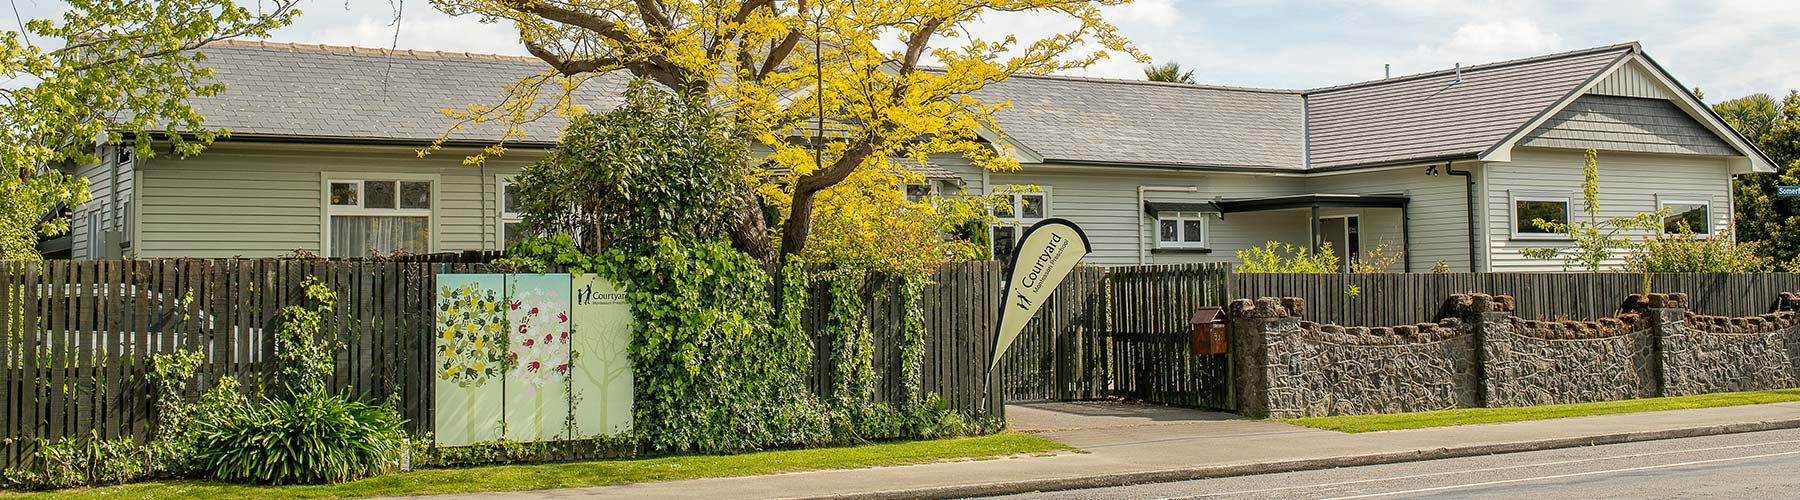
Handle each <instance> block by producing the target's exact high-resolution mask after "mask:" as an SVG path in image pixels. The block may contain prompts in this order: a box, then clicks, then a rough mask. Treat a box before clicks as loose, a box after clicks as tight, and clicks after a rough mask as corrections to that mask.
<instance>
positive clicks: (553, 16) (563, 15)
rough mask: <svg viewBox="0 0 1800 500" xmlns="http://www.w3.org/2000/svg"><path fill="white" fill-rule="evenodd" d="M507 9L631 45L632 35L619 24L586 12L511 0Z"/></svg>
mask: <svg viewBox="0 0 1800 500" xmlns="http://www.w3.org/2000/svg"><path fill="white" fill-rule="evenodd" d="M503 3H504V4H505V5H506V6H507V8H510V9H512V10H514V11H517V12H522V13H526V14H532V15H535V16H538V17H542V18H544V19H547V20H550V21H556V22H558V23H562V24H566V25H569V26H574V27H577V28H584V29H586V30H588V31H592V32H594V34H597V35H600V36H603V37H606V38H608V39H611V40H613V41H616V42H619V43H631V42H632V36H631V33H629V32H627V31H625V30H623V29H620V28H619V23H616V22H613V21H609V20H607V19H605V18H602V17H600V16H596V15H593V14H589V13H586V12H578V11H574V10H569V9H565V8H562V7H557V6H554V5H550V3H549V2H533V1H528V0H510V1H506V2H503Z"/></svg>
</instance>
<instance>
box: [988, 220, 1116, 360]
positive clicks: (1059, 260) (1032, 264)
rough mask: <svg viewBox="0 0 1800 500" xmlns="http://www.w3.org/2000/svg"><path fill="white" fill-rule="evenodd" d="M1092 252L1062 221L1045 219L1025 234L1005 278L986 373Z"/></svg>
mask: <svg viewBox="0 0 1800 500" xmlns="http://www.w3.org/2000/svg"><path fill="white" fill-rule="evenodd" d="M1092 250H1093V246H1092V245H1090V244H1089V243H1088V239H1087V234H1084V233H1082V231H1081V228H1080V227H1077V226H1076V225H1075V223H1073V222H1069V221H1067V220H1064V219H1044V220H1043V221H1040V222H1038V223H1037V224H1033V225H1032V226H1031V228H1030V229H1026V230H1025V234H1024V235H1023V236H1022V237H1020V238H1019V247H1018V248H1017V250H1016V251H1014V252H1013V257H1012V259H1013V260H1012V263H1011V265H1010V266H1008V267H1007V269H1008V270H1009V272H1010V274H1009V275H1008V276H1007V278H1006V305H1005V306H1004V308H1003V309H1001V310H1000V325H999V329H1000V330H999V331H998V332H997V335H995V338H994V359H993V361H992V362H991V363H990V364H989V365H988V369H990V370H991V369H993V367H994V366H998V365H999V364H1000V357H1001V356H1004V355H1005V354H1006V349H1007V348H1008V347H1011V346H1012V343H1013V340H1015V339H1017V338H1018V337H1019V332H1021V331H1024V330H1025V324H1026V323H1030V322H1031V316H1032V315H1034V314H1037V310H1038V308H1039V307H1042V306H1043V305H1044V301H1045V300H1047V299H1049V298H1050V294H1052V293H1055V292H1056V285H1058V284H1060V283H1062V280H1063V278H1066V277H1068V276H1069V271H1072V270H1074V269H1075V265H1076V264H1079V263H1080V262H1081V259H1082V257H1086V256H1087V254H1088V252H1091V251H1092Z"/></svg>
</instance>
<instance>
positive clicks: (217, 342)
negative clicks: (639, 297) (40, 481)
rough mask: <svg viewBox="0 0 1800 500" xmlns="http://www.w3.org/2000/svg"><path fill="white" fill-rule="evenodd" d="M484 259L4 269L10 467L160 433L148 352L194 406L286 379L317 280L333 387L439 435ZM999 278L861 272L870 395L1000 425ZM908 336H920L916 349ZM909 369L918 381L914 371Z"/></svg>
mask: <svg viewBox="0 0 1800 500" xmlns="http://www.w3.org/2000/svg"><path fill="white" fill-rule="evenodd" d="M488 257H490V256H488V255H483V254H467V255H439V256H430V257H415V258H409V259H402V260H340V259H163V260H122V261H80V262H70V261H49V262H42V263H16V262H0V306H3V307H4V309H5V310H4V311H0V333H4V335H0V375H4V379H3V380H0V467H7V466H11V465H14V464H16V463H17V461H18V460H19V459H20V458H21V457H23V456H26V455H27V454H29V452H30V451H32V449H33V447H34V446H36V442H37V441H38V438H48V439H56V438H62V437H67V436H75V437H87V436H98V437H100V438H103V439H112V438H118V437H133V438H137V439H139V440H142V439H143V438H145V437H146V436H147V435H148V433H149V432H150V430H151V429H153V428H154V422H152V421H151V420H152V419H153V418H154V414H155V412H154V407H153V405H154V397H153V396H152V393H153V390H154V389H153V388H152V387H151V384H150V383H149V381H148V375H149V374H150V372H151V366H150V360H149V357H150V356H151V355H153V354H163V353H170V352H175V351H177V350H182V349H187V350H192V351H197V352H200V353H202V354H204V355H205V362H204V364H203V365H201V367H200V368H199V370H198V371H197V376H196V377H195V379H196V380H195V381H194V382H192V383H191V384H190V387H189V388H188V391H189V395H188V396H189V397H190V398H195V397H198V395H199V391H200V390H201V389H202V388H204V387H210V386H212V385H213V383H212V381H214V380H217V379H218V378H220V377H227V376H229V377H233V378H235V379H237V380H238V381H239V382H240V383H242V385H243V387H244V390H245V392H247V393H251V394H255V393H258V392H259V391H262V390H263V388H264V386H265V385H269V384H275V383H277V382H276V381H275V376H276V371H277V370H278V369H279V367H278V366H277V364H276V363H275V362H274V331H275V326H276V323H275V322H276V311H277V310H279V309H280V308H281V307H283V306H286V305H290V304H295V303H299V301H300V296H299V294H300V293H301V289H300V285H301V283H302V282H303V281H304V280H305V279H306V278H307V277H308V276H316V277H318V278H319V279H320V280H321V281H322V282H324V283H325V284H326V285H327V286H329V287H331V288H332V289H333V290H336V291H337V292H338V295H339V307H338V308H337V309H336V317H335V318H333V319H332V323H333V327H334V328H336V329H337V331H338V332H340V333H342V334H343V340H344V342H345V349H343V350H342V351H341V352H340V353H339V357H338V360H337V365H336V366H337V368H336V373H335V375H334V377H333V379H332V380H331V381H329V383H328V385H329V386H330V387H332V388H334V390H335V391H338V392H341V393H347V394H351V395H355V396H357V397H359V398H361V399H363V400H365V401H372V402H379V401H383V400H385V399H386V398H387V397H388V396H389V395H394V396H396V397H397V400H398V401H399V402H400V408H399V410H400V412H401V414H402V415H403V416H404V417H405V418H406V419H407V420H408V421H409V422H408V424H407V425H408V429H407V430H408V431H409V432H412V433H415V434H416V433H423V432H429V431H430V430H431V429H430V425H431V422H433V420H434V415H433V414H432V411H433V406H434V405H433V399H432V390H433V389H432V387H433V385H432V381H433V378H432V376H433V371H432V363H433V356H432V351H431V346H432V345H433V344H432V335H433V330H434V323H433V308H434V305H435V303H436V297H435V290H436V289H437V287H436V276H437V275H438V274H440V273H492V272H498V270H497V269H495V267H494V266H492V265H489V264H484V263H481V262H485V261H486V260H487V258H488ZM1000 274H1001V270H1000V268H999V266H998V264H994V263H965V264H953V265H949V266H946V267H945V268H944V269H942V270H940V271H939V272H938V273H937V274H936V276H935V277H934V282H933V283H930V284H926V285H924V287H923V289H921V290H919V291H918V292H919V293H918V294H916V296H917V297H918V299H917V300H918V304H908V303H906V300H905V299H904V297H908V296H913V295H909V294H900V293H892V292H894V291H897V287H900V286H903V284H902V283H899V282H898V281H897V280H893V279H889V278H884V277H880V276H874V277H869V278H866V279H865V280H864V281H863V283H865V284H866V286H865V287H864V288H865V290H864V292H865V293H862V294H856V297H858V298H859V300H863V302H864V304H863V306H864V307H863V308H862V310H863V311H865V314H864V315H863V317H861V318H857V321H864V322H866V325H867V326H868V328H867V331H868V332H870V338H869V339H868V340H869V342H868V343H867V344H868V346H869V347H870V348H871V352H869V353H868V354H869V355H870V356H872V357H873V359H872V363H871V364H870V366H872V367H873V370H872V371H873V373H871V374H870V376H871V377H872V380H871V383H872V386H873V390H872V391H871V392H872V399H874V400H875V402H884V401H896V400H898V399H899V398H901V397H902V395H904V394H906V393H907V391H908V390H910V389H909V388H908V387H907V381H908V380H919V381H920V384H919V386H918V387H916V388H913V389H917V390H920V391H923V392H924V393H935V394H937V395H939V396H940V397H941V398H942V400H943V402H944V404H945V406H946V407H948V408H949V409H951V410H955V411H957V412H959V413H963V414H965V415H970V416H974V417H983V418H999V417H1003V412H1004V401H1003V400H1004V398H1003V397H998V391H999V384H986V383H983V382H984V381H983V380H982V377H983V375H984V374H985V370H986V364H987V359H988V356H989V355H990V349H991V348H992V345H993V330H994V322H995V321H997V318H996V314H997V311H998V307H999V306H998V305H999V303H1000V297H999V289H1000V286H1001V285H1000ZM821 286H829V284H821ZM833 300H834V298H833V295H832V294H812V295H811V296H810V297H809V302H808V306H807V307H806V308H805V312H804V318H805V321H804V323H805V324H806V326H807V331H808V332H810V333H813V334H814V338H815V339H816V343H815V352H816V353H818V355H816V356H815V357H814V359H815V369H814V370H813V371H814V376H813V377H811V378H809V379H808V385H809V386H810V387H811V388H812V390H813V391H814V392H815V393H818V394H820V395H821V396H826V395H829V394H830V393H831V391H832V390H833V388H832V387H831V384H832V383H833V377H830V376H828V375H827V374H829V373H830V371H829V370H831V369H834V367H833V366H831V364H830V363H831V361H830V360H832V359H838V358H835V357H833V356H829V355H826V353H830V352H832V351H830V350H829V346H828V345H826V344H828V343H830V342H831V341H832V340H831V339H829V338H827V337H828V336H827V335H825V334H824V333H823V332H825V331H826V330H828V328H827V326H828V324H829V323H828V322H829V321H831V318H830V311H831V310H833V307H832V305H833V304H832V301H833ZM915 306H916V307H919V308H920V309H921V310H922V311H923V313H924V314H922V315H919V316H918V318H919V320H920V321H922V323H923V324H922V325H914V326H915V328H912V329H910V330H909V328H908V326H907V325H906V324H905V318H906V317H907V315H906V314H905V313H904V311H903V308H906V307H915ZM908 331H913V332H919V333H922V338H915V339H913V340H916V342H912V343H909V342H908V333H907V332H908ZM915 337H916V335H915ZM907 346H914V347H911V348H912V349H923V351H924V353H923V354H924V355H923V356H922V358H921V359H922V360H923V361H922V363H920V364H919V366H908V363H905V362H903V359H905V357H904V356H903V355H902V354H903V352H902V351H903V350H905V349H907V348H909V347H907ZM909 370H911V371H917V372H918V373H920V376H919V377H916V378H913V377H907V376H904V374H905V373H906V372H908V371H909ZM984 389H985V390H988V391H989V394H988V395H986V396H984V395H983V394H982V391H983V390H984Z"/></svg>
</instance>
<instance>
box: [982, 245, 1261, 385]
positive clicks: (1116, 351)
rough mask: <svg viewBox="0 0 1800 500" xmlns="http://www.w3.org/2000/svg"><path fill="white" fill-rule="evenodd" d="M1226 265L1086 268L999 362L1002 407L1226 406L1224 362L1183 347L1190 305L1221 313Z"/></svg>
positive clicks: (1064, 286) (1219, 357) (1186, 344)
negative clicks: (1080, 403) (1127, 402)
mask: <svg viewBox="0 0 1800 500" xmlns="http://www.w3.org/2000/svg"><path fill="white" fill-rule="evenodd" d="M1229 274H1230V266H1229V265H1226V264H1189V265H1173V266H1132V267H1114V268H1100V267H1084V268H1080V269H1077V270H1075V271H1074V272H1073V273H1071V274H1070V275H1069V277H1068V278H1067V279H1066V280H1064V281H1063V283H1062V285H1061V286H1059V287H1058V288H1057V290H1056V293H1054V294H1053V295H1052V296H1051V299H1050V300H1049V301H1047V302H1045V303H1044V306H1043V308H1042V309H1040V310H1039V311H1038V314H1037V315H1036V316H1035V317H1033V318H1032V320H1031V322H1030V323H1028V324H1027V325H1026V327H1025V330H1024V331H1022V332H1020V334H1019V338H1018V340H1016V341H1015V342H1014V344H1013V346H1012V348H1011V349H1010V350H1008V351H1007V354H1006V356H1005V357H1003V358H1002V360H1001V364H1000V374H1001V376H1000V380H1001V381H1002V383H1003V387H1004V389H1003V390H1004V393H1005V395H1006V400H1007V401H1008V402H1015V403H1016V402H1032V401H1070V400H1086V399H1100V398H1109V397H1118V398H1125V399H1133V400H1141V401H1148V402H1154V403H1163V404H1172V405H1180V406H1191V407H1200V408H1220V409H1229V408H1231V407H1232V401H1231V399H1230V395H1229V393H1228V388H1229V387H1230V385H1231V384H1230V383H1229V378H1228V377H1229V373H1228V371H1227V366H1228V363H1227V358H1226V356H1225V355H1213V356H1199V355H1194V354H1191V351H1190V350H1189V341H1190V338H1191V337H1190V335H1189V333H1190V331H1191V327H1190V325H1189V323H1188V319H1189V318H1190V317H1191V316H1192V315H1193V312H1194V308H1195V307H1197V306H1224V305H1225V303H1226V301H1227V295H1226V293H1227V288H1228V287H1227V286H1226V282H1227V279H1228V276H1229Z"/></svg>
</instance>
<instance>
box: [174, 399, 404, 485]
mask: <svg viewBox="0 0 1800 500" xmlns="http://www.w3.org/2000/svg"><path fill="white" fill-rule="evenodd" d="M402 422H403V420H402V419H401V418H400V415H399V413H397V412H395V411H394V410H392V409H391V408H389V407H386V406H377V405H370V404H366V403H362V402H358V401H352V400H349V399H346V398H344V397H342V396H333V395H328V394H325V393H323V392H320V391H311V392H307V393H304V394H300V395H298V396H295V397H294V398H293V400H292V401H283V400H270V401H265V402H264V403H263V404H262V405H261V406H258V407H255V408H251V407H248V406H242V407H235V408H229V409H225V410H223V411H221V412H220V413H219V414H218V415H217V418H211V419H202V420H200V421H199V425H198V429H197V431H196V433H195V451H194V459H195V461H196V463H197V465H198V466H199V467H200V468H202V469H203V470H206V471H208V472H210V473H211V474H212V476H213V477H216V478H219V479H224V480H228V481H246V482H254V483H269V484H293V483H324V482H343V481H350V480H355V479H359V478H363V477H368V476H372V475H377V474H380V473H383V472H387V471H389V470H392V469H394V468H395V467H397V466H398V465H399V463H400V453H401V450H402V448H403V447H405V440H404V438H405V434H404V433H403V432H402V431H401V430H400V426H401V424H402Z"/></svg>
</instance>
